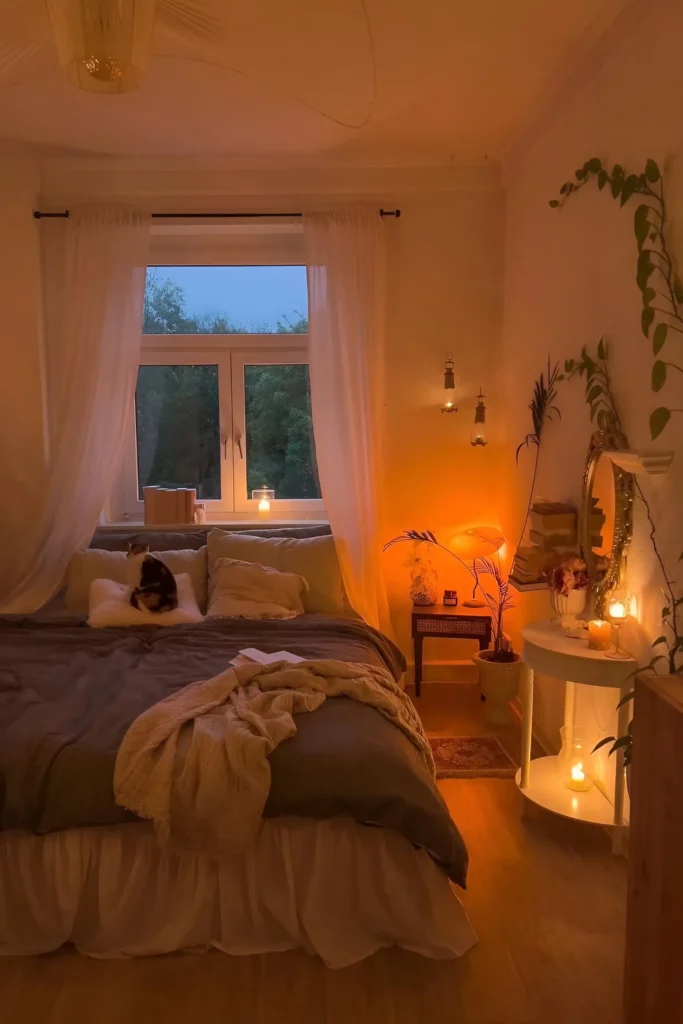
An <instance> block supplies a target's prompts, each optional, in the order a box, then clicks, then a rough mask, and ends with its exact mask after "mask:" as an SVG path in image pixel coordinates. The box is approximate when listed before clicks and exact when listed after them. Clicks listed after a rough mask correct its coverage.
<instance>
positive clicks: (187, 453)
mask: <svg viewBox="0 0 683 1024" xmlns="http://www.w3.org/2000/svg"><path fill="white" fill-rule="evenodd" d="M135 424H136V433H137V448H138V497H139V498H140V499H141V500H142V488H143V487H146V486H148V485H156V486H157V487H196V488H197V497H198V498H204V499H207V498H215V499H218V498H220V496H221V466H220V457H221V446H220V420H219V414H218V367H217V366H213V365H203V366H141V367H140V369H139V371H138V383H137V388H136V390H135Z"/></svg>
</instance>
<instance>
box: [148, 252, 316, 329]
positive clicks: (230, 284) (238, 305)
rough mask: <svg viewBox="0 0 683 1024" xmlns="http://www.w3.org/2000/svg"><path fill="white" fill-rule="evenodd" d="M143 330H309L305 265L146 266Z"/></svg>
mask: <svg viewBox="0 0 683 1024" xmlns="http://www.w3.org/2000/svg"><path fill="white" fill-rule="evenodd" d="M142 329H143V332H144V333H145V334H305V333H306V331H307V330H308V295H307V291H306V268H305V267H148V268H147V284H146V287H145V314H144V322H143V328H142Z"/></svg>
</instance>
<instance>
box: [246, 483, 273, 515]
mask: <svg viewBox="0 0 683 1024" xmlns="http://www.w3.org/2000/svg"><path fill="white" fill-rule="evenodd" d="M251 500H252V501H257V502H258V505H257V511H258V516H259V519H267V518H268V516H269V515H270V503H271V501H274V500H275V491H273V490H271V489H270V488H268V487H258V488H257V489H256V490H254V491H252V492H251Z"/></svg>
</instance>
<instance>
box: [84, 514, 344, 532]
mask: <svg viewBox="0 0 683 1024" xmlns="http://www.w3.org/2000/svg"><path fill="white" fill-rule="evenodd" d="M207 526H227V527H230V526H250V527H261V528H266V527H269V526H273V527H284V526H329V523H328V521H327V519H323V518H319V519H313V518H308V519H275V518H272V519H270V518H269V519H207V520H206V522H205V523H162V524H159V525H157V524H154V525H150V526H147V525H146V524H145V523H143V522H142V520H141V519H121V520H118V521H117V520H112V521H111V522H107V523H100V524H99V525H98V527H97V529H98V530H100V531H106V530H122V529H125V528H126V527H132V528H134V529H136V530H139V531H140V532H142V531H143V530H174V531H178V532H188V533H189V532H190V531H192V530H205V529H206V528H207Z"/></svg>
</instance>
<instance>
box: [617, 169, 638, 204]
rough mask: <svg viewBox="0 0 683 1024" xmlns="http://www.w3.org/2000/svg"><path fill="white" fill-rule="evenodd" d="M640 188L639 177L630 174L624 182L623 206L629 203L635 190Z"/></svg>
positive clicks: (622, 192)
mask: <svg viewBox="0 0 683 1024" xmlns="http://www.w3.org/2000/svg"><path fill="white" fill-rule="evenodd" d="M637 188H638V175H637V174H629V176H628V178H627V179H626V180H625V182H624V187H623V188H622V190H621V205H622V206H623V205H624V204H625V203H627V202H628V201H629V199H630V198H631V196H632V195H633V193H634V192H635V190H636V189H637Z"/></svg>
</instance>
